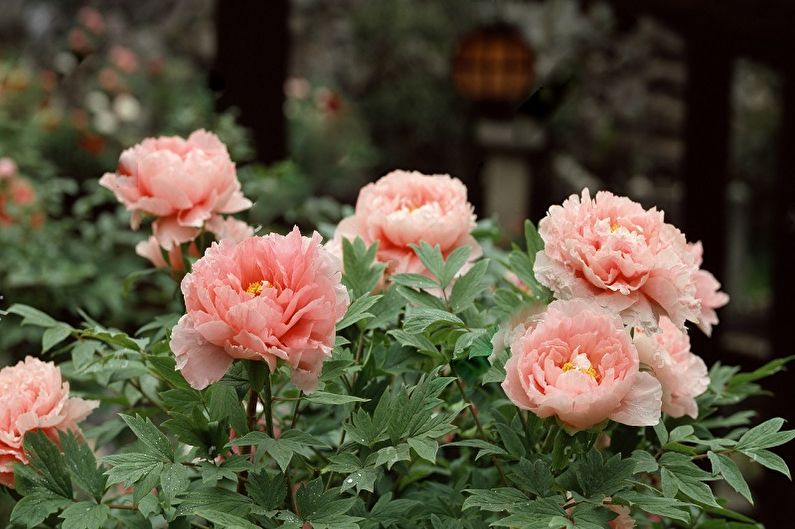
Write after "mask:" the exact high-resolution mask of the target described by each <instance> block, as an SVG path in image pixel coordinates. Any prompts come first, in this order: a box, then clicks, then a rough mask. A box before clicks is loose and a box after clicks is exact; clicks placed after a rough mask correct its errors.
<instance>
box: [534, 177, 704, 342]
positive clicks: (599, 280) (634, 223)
mask: <svg viewBox="0 0 795 529" xmlns="http://www.w3.org/2000/svg"><path fill="white" fill-rule="evenodd" d="M538 228H539V229H538V231H539V234H540V235H541V237H542V239H543V240H544V244H545V247H544V250H542V251H540V252H538V255H537V256H536V262H535V273H536V277H537V278H538V280H539V281H540V282H541V283H543V284H544V285H545V286H547V287H548V288H550V289H551V290H552V291H553V292H554V293H555V294H556V296H557V297H559V298H563V299H569V298H589V299H593V300H594V301H596V302H597V303H598V304H599V305H601V306H603V307H606V308H609V309H611V310H612V311H614V312H617V313H620V314H621V316H622V318H623V319H624V321H625V323H627V324H629V325H637V324H641V325H644V326H646V327H649V328H654V327H655V326H656V322H657V319H658V317H659V316H660V315H665V316H668V317H669V318H671V320H673V321H674V322H675V323H676V324H677V325H680V326H681V325H684V322H685V320H690V321H696V320H697V319H698V311H699V303H698V300H697V299H696V297H695V293H696V289H695V285H694V283H693V274H694V273H695V271H696V270H697V267H696V266H695V262H694V259H693V257H692V255H691V254H690V252H688V250H687V241H686V240H685V237H684V235H682V233H681V232H680V231H679V230H677V229H676V228H675V227H673V226H672V225H670V224H666V223H665V222H664V220H663V213H662V212H661V211H657V210H655V209H653V208H652V209H650V210H644V209H643V207H642V206H641V205H640V204H638V203H636V202H633V201H631V200H630V199H628V198H626V197H618V196H615V195H613V194H612V193H609V192H606V191H600V192H599V193H597V194H596V198H594V199H591V196H590V194H589V192H588V190H587V189H585V190H583V192H582V197H578V196H577V195H572V196H570V197H569V198H568V199H566V201H565V202H564V203H563V205H562V206H553V207H551V208H550V209H549V213H548V214H547V216H546V217H545V218H543V219H542V220H541V222H540V223H539V226H538Z"/></svg>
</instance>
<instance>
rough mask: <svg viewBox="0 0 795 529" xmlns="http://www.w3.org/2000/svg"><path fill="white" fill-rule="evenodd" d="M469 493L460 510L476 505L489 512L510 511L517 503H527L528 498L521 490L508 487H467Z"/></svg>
mask: <svg viewBox="0 0 795 529" xmlns="http://www.w3.org/2000/svg"><path fill="white" fill-rule="evenodd" d="M465 492H466V493H468V494H469V496H467V498H466V500H464V504H463V506H462V507H461V509H462V510H467V509H471V508H473V507H477V508H479V509H480V510H483V511H490V512H502V511H508V512H511V511H513V509H514V508H515V507H517V506H519V505H525V504H527V503H528V502H529V501H530V499H529V498H528V497H527V496H525V495H524V494H522V492H521V491H519V490H516V489H514V488H510V487H500V488H495V489H467V490H465Z"/></svg>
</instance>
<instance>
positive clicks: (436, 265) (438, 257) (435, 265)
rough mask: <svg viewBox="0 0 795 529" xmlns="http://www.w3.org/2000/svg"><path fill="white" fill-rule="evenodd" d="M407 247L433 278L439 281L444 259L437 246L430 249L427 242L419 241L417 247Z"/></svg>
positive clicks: (442, 272) (413, 245) (442, 274)
mask: <svg viewBox="0 0 795 529" xmlns="http://www.w3.org/2000/svg"><path fill="white" fill-rule="evenodd" d="M409 246H411V249H412V250H414V253H416V254H417V257H419V258H420V261H422V264H424V265H425V268H427V269H428V271H429V272H430V273H431V274H432V275H433V277H435V278H436V279H439V280H441V279H442V277H443V276H444V257H443V256H442V251H441V250H440V248H439V245H438V244H437V245H436V246H433V247H432V246H431V245H430V244H428V243H427V242H425V241H421V242H420V244H419V245H417V244H410V245H409Z"/></svg>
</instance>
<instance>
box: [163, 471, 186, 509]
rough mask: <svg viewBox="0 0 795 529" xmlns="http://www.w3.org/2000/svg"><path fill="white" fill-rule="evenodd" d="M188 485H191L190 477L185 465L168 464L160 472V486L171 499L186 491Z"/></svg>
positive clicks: (167, 497)
mask: <svg viewBox="0 0 795 529" xmlns="http://www.w3.org/2000/svg"><path fill="white" fill-rule="evenodd" d="M188 485H190V478H189V473H188V468H187V467H186V466H185V465H182V464H180V463H171V464H169V465H166V466H165V467H164V468H163V471H162V472H161V473H160V486H161V487H162V491H163V494H164V495H165V497H166V499H168V500H169V501H171V500H173V499H174V498H175V497H176V496H177V494H181V493H182V492H184V491H186V490H187V489H188Z"/></svg>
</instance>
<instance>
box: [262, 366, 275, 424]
mask: <svg viewBox="0 0 795 529" xmlns="http://www.w3.org/2000/svg"><path fill="white" fill-rule="evenodd" d="M262 392H263V394H264V396H263V399H262V404H263V405H264V406H265V411H264V413H263V414H264V415H265V430H266V431H267V432H268V435H270V436H271V437H273V395H272V393H271V373H270V371H268V374H267V376H266V377H265V385H264V386H263V388H262Z"/></svg>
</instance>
